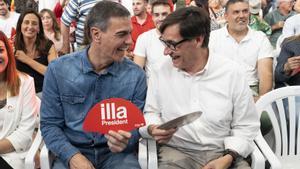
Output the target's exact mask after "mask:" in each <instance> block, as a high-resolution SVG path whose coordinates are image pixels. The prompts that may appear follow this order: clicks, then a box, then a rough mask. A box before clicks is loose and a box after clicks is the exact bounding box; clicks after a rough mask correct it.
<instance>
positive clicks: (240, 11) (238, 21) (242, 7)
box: [225, 2, 249, 32]
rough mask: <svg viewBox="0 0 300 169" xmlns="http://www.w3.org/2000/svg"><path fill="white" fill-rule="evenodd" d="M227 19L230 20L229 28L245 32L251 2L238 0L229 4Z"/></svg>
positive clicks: (233, 30) (232, 30)
mask: <svg viewBox="0 0 300 169" xmlns="http://www.w3.org/2000/svg"><path fill="white" fill-rule="evenodd" d="M225 19H226V20H227V22H228V27H227V28H228V30H229V31H231V32H245V31H247V30H248V23H249V4H248V3H247V2H237V3H234V4H231V5H229V6H228V9H227V11H226V12H225Z"/></svg>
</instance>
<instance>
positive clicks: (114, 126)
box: [83, 98, 146, 134]
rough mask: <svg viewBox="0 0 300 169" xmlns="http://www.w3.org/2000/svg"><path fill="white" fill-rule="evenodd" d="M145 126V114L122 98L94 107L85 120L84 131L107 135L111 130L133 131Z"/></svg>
mask: <svg viewBox="0 0 300 169" xmlns="http://www.w3.org/2000/svg"><path fill="white" fill-rule="evenodd" d="M145 124H146V123H145V119H144V116H143V113H142V112H141V111H140V109H139V108H138V107H137V106H136V105H135V104H133V103H131V102H130V101H128V100H125V99H121V98H110V99H106V100H103V101H101V102H99V103H97V104H96V105H95V106H94V107H92V109H91V110H90V111H89V112H88V114H87V116H86V118H85V120H84V123H83V130H84V131H86V132H99V133H102V134H106V133H108V131H109V130H113V131H118V130H124V131H131V130H133V129H136V128H139V127H142V126H144V125H145Z"/></svg>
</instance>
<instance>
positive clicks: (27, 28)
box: [15, 10, 57, 96]
mask: <svg viewBox="0 0 300 169" xmlns="http://www.w3.org/2000/svg"><path fill="white" fill-rule="evenodd" d="M15 57H16V60H17V69H18V70H19V71H22V72H25V73H27V74H29V75H30V76H32V77H33V79H34V84H35V89H36V92H37V93H40V92H42V87H43V80H44V74H45V72H46V69H47V65H48V63H50V62H51V61H52V60H54V59H55V58H57V52H56V50H55V47H54V45H53V42H52V41H51V40H49V39H47V38H46V36H45V34H44V29H43V24H42V20H41V18H40V16H39V14H38V13H37V12H35V11H33V10H28V11H26V12H24V13H22V14H21V16H20V18H19V20H18V23H17V34H16V38H15ZM39 96H40V94H39Z"/></svg>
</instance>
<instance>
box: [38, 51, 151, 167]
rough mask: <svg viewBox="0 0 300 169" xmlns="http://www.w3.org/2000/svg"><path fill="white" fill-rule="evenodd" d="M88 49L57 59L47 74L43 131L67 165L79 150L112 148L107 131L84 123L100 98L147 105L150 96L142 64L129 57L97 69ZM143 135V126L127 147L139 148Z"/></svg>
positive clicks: (84, 151) (52, 148)
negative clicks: (88, 130)
mask: <svg viewBox="0 0 300 169" xmlns="http://www.w3.org/2000/svg"><path fill="white" fill-rule="evenodd" d="M87 51H88V48H87V49H85V50H83V51H79V52H76V53H71V54H68V55H66V56H64V57H61V58H59V59H56V60H55V61H53V62H51V64H49V66H48V69H47V72H46V74H45V78H44V86H43V99H42V105H41V123H40V124H41V131H42V136H43V138H44V141H45V143H46V145H47V148H48V149H49V150H51V151H52V152H53V153H54V154H55V155H57V156H58V157H59V158H60V159H61V160H62V161H63V162H64V163H65V165H66V166H68V162H69V160H70V158H71V157H72V156H73V155H74V154H76V153H78V152H81V153H83V154H84V153H86V154H84V155H87V154H93V155H94V156H98V155H99V153H97V150H102V149H106V150H107V151H105V152H107V153H109V149H108V146H107V140H106V138H105V137H104V135H102V134H99V133H86V132H84V131H83V128H82V126H83V121H84V119H85V117H86V115H87V112H88V111H89V110H90V109H91V108H92V107H93V106H94V105H95V104H96V103H98V102H99V101H101V100H104V99H108V98H112V97H117V98H124V99H127V100H129V101H131V102H133V103H134V104H135V105H136V106H138V107H139V108H140V109H141V110H142V109H143V107H144V101H145V97H146V90H147V86H146V76H145V74H144V71H143V70H142V69H140V68H139V67H138V66H137V65H136V64H134V63H133V62H132V61H130V60H128V59H126V58H124V59H123V60H122V61H120V62H114V63H112V64H111V65H110V66H109V67H108V68H107V69H106V71H105V72H104V73H101V74H97V73H96V72H94V70H93V67H92V65H91V63H90V61H89V60H88V55H87ZM129 113H130V112H129ZM138 139H139V134H138V132H137V130H134V131H132V138H131V139H130V141H129V144H128V146H127V148H126V149H125V150H124V151H125V152H133V151H134V150H135V149H136V147H137V143H138ZM94 159H98V158H97V157H96V158H94Z"/></svg>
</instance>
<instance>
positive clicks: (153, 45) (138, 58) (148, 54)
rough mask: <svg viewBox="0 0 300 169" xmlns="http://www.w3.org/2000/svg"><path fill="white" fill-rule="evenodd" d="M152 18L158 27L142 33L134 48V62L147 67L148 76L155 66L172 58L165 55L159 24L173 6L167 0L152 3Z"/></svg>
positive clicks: (157, 0)
mask: <svg viewBox="0 0 300 169" xmlns="http://www.w3.org/2000/svg"><path fill="white" fill-rule="evenodd" d="M151 6H152V10H151V11H152V20H153V22H154V25H155V27H156V28H154V29H151V30H149V31H147V32H144V33H143V34H141V35H140V36H139V37H138V39H137V41H136V46H135V49H134V52H133V53H134V62H135V63H136V64H138V65H139V66H140V67H141V68H142V69H143V68H144V67H145V71H146V74H147V77H148V78H149V77H150V74H151V71H152V70H153V69H154V68H157V67H160V66H161V64H162V63H163V62H164V61H165V60H169V61H171V60H170V58H168V57H166V56H164V45H163V44H162V43H161V41H160V40H159V37H160V32H159V26H160V25H161V23H162V22H163V20H164V19H165V18H166V17H167V16H168V15H169V14H170V13H171V6H170V4H169V2H168V1H167V0H156V1H154V2H153V3H152V4H151Z"/></svg>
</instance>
